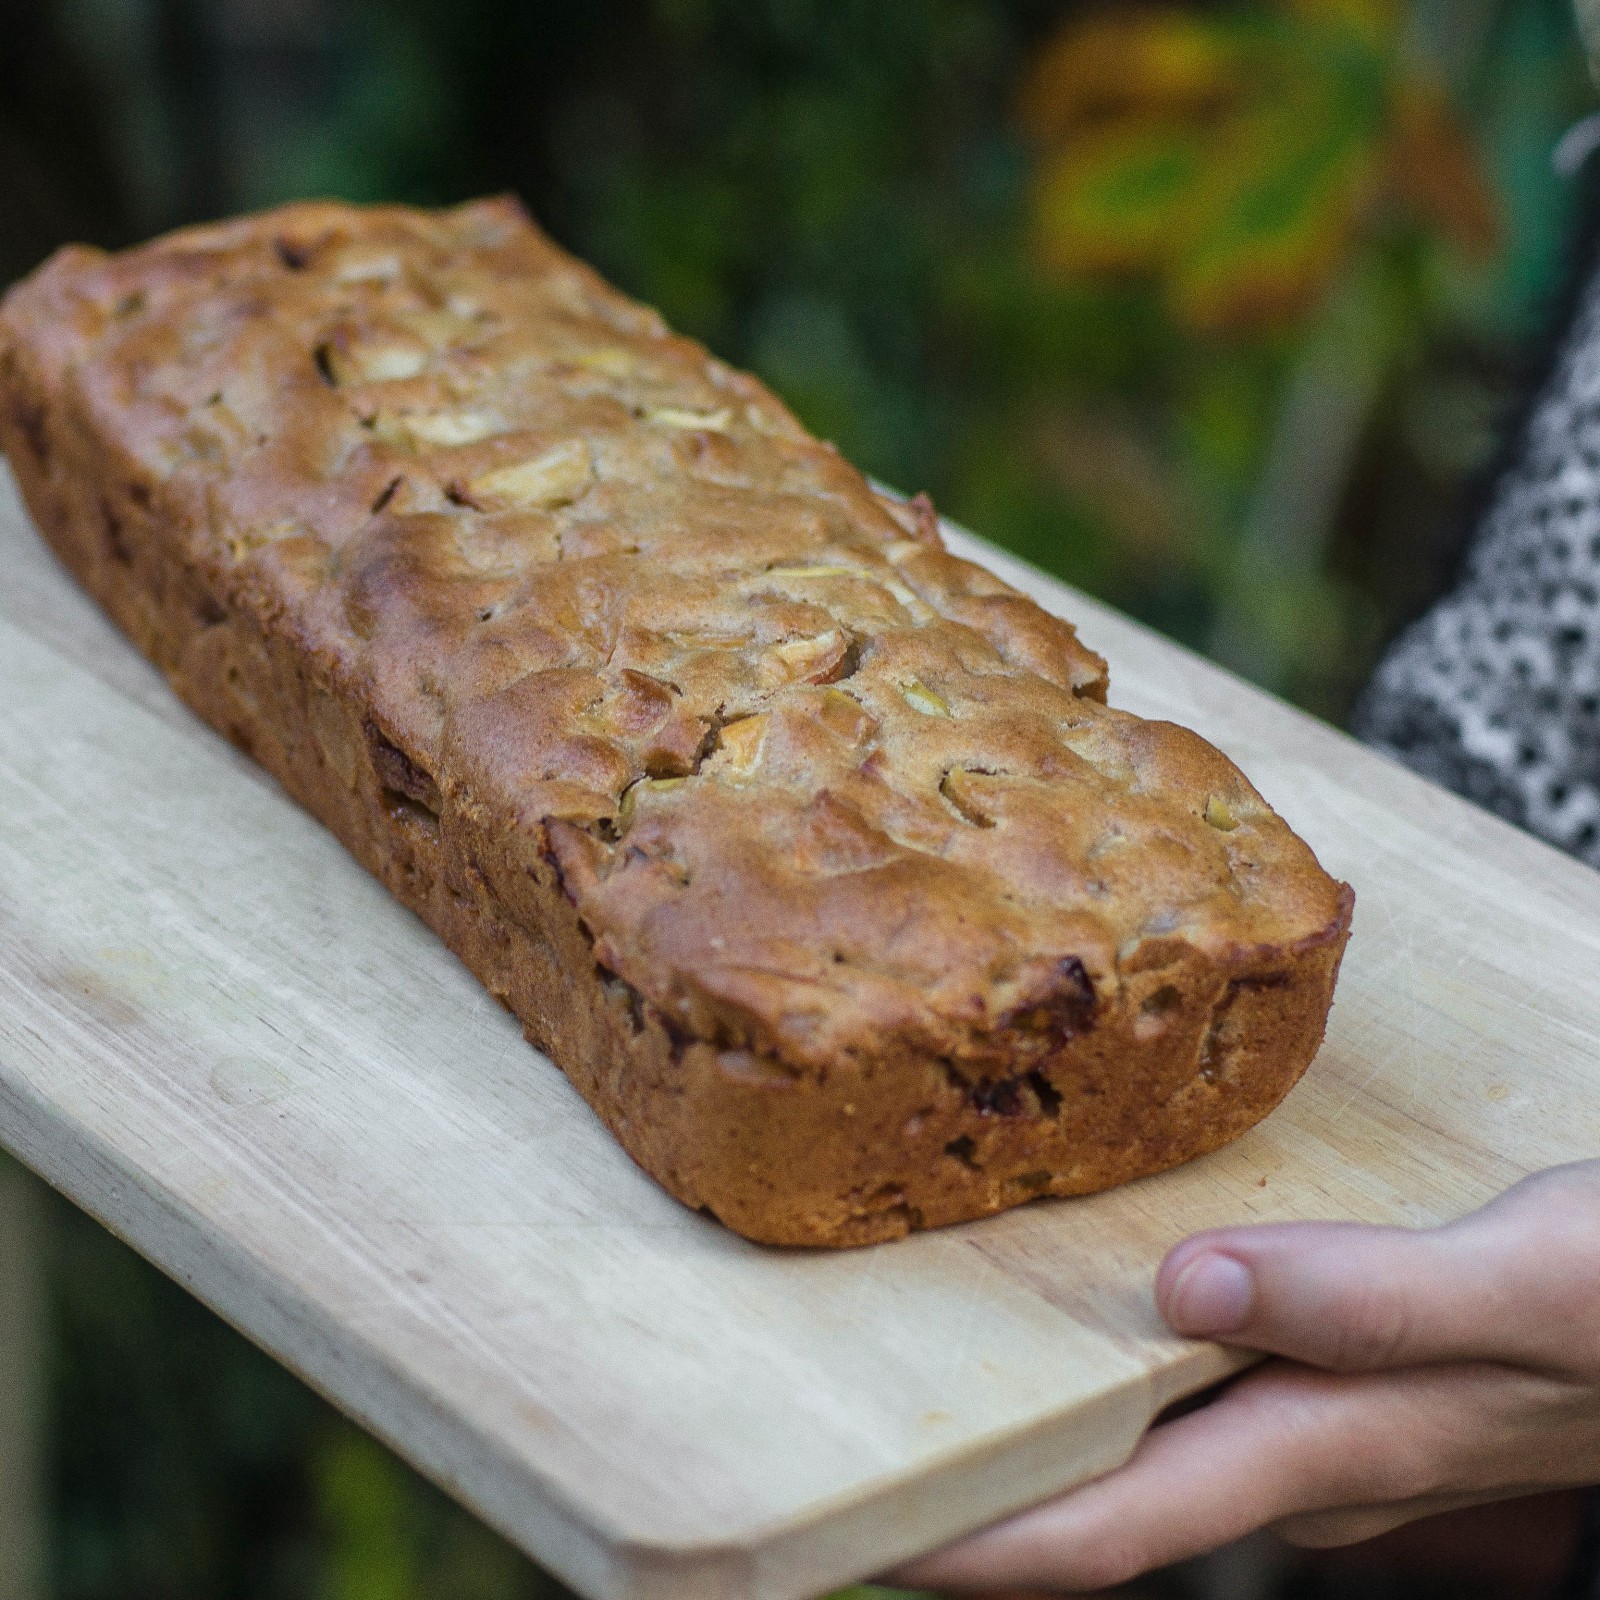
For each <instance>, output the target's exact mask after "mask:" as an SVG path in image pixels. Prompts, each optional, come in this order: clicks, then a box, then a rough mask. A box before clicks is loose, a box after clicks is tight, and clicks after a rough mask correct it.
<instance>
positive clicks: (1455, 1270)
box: [1156, 1163, 1600, 1371]
mask: <svg viewBox="0 0 1600 1600" xmlns="http://www.w3.org/2000/svg"><path fill="white" fill-rule="evenodd" d="M1156 1297H1157V1302H1158V1304H1159V1305H1160V1307H1161V1311H1162V1314H1163V1315H1164V1316H1165V1317H1166V1318H1167V1321H1168V1322H1169V1323H1170V1324H1171V1325H1172V1327H1173V1328H1174V1329H1176V1330H1177V1331H1178V1332H1180V1333H1185V1334H1189V1335H1190V1336H1192V1337H1208V1338H1217V1339H1225V1340H1227V1341H1228V1342H1229V1343H1233V1344H1240V1345H1245V1346H1248V1347H1250V1348H1252V1349H1257V1350H1266V1351H1270V1352H1272V1353H1274V1354H1276V1355H1282V1356H1288V1357H1290V1358H1291V1359H1293V1360H1296V1361H1302V1362H1306V1363H1308V1364H1310V1365H1313V1366H1319V1367H1326V1368H1330V1369H1332V1370H1335V1371H1371V1370H1377V1369H1382V1368H1393V1367H1399V1366H1410V1365H1420V1364H1425V1363H1432V1362H1440V1361H1484V1360H1504V1361H1516V1362H1526V1363H1530V1364H1538V1365H1549V1364H1552V1363H1554V1364H1558V1365H1561V1366H1562V1367H1563V1368H1564V1369H1565V1368H1567V1367H1570V1366H1571V1365H1572V1364H1573V1363H1574V1362H1577V1361H1580V1360H1582V1361H1587V1360H1588V1359H1589V1357H1590V1356H1591V1355H1592V1354H1593V1353H1594V1352H1592V1351H1589V1350H1588V1349H1587V1347H1586V1346H1585V1347H1584V1348H1583V1349H1582V1350H1580V1349H1579V1342H1581V1341H1579V1342H1575V1338H1574V1329H1575V1326H1576V1328H1578V1329H1582V1328H1584V1327H1592V1326H1593V1325H1594V1324H1595V1322H1596V1321H1597V1316H1596V1313H1597V1312H1600V1164H1594V1163H1590V1164H1587V1165H1586V1166H1585V1167H1579V1168H1567V1169H1562V1170H1561V1171H1558V1172H1552V1173H1545V1174H1541V1175H1540V1177H1539V1178H1537V1179H1534V1180H1530V1181H1529V1182H1528V1183H1525V1184H1521V1185H1518V1187H1517V1188H1516V1189H1513V1190H1511V1191H1510V1192H1509V1193H1507V1194H1506V1195H1503V1196H1501V1197H1500V1199H1499V1200H1497V1201H1496V1202H1494V1204H1492V1205H1490V1206H1487V1207H1485V1208H1484V1210H1482V1211H1480V1212H1478V1213H1476V1214H1475V1215H1473V1216H1471V1217H1468V1218H1466V1219H1465V1220H1464V1221H1462V1222H1459V1223H1456V1224H1454V1225H1452V1226H1449V1227H1444V1228H1434V1229H1426V1230H1411V1229H1404V1228H1376V1227H1363V1226H1359V1225H1356V1224H1340V1223H1288V1224H1279V1225H1275V1226H1267V1227H1255V1228H1233V1229H1223V1230H1218V1231H1215V1232H1211V1233H1205V1234H1198V1235H1196V1236H1195V1237H1194V1238H1192V1239H1189V1240H1186V1241H1185V1242H1184V1243H1183V1244H1181V1245H1179V1246H1178V1247H1177V1248H1176V1249H1175V1250H1173V1251H1172V1252H1171V1253H1170V1254H1169V1255H1168V1257H1167V1259H1166V1260H1165V1261H1164V1262H1163V1263H1162V1266H1161V1270H1160V1273H1159V1274H1158V1275H1157V1280H1156Z"/></svg>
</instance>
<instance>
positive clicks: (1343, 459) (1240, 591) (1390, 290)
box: [1208, 259, 1411, 693]
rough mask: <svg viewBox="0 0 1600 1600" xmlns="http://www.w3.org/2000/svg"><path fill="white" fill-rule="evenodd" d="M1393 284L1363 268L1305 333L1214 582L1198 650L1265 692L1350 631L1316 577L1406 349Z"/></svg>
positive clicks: (1386, 269) (1386, 268)
mask: <svg viewBox="0 0 1600 1600" xmlns="http://www.w3.org/2000/svg"><path fill="white" fill-rule="evenodd" d="M1394 278H1395V272H1394V269H1393V268H1392V267H1391V266H1390V265H1389V263H1387V262H1385V261H1382V260H1372V259H1369V260H1367V261H1364V262H1362V263H1361V264H1360V265H1359V267H1358V268H1357V270H1355V271H1354V272H1352V273H1351V274H1350V276H1349V277H1348V278H1347V279H1346V281H1345V282H1344V284H1343V285H1342V286H1341V288H1340V289H1339V290H1338V292H1337V293H1335V295H1334V296H1333V298H1332V299H1331V300H1330V301H1329V303H1328V304H1327V306H1326V307H1325V308H1324V309H1323V311H1322V313H1321V314H1320V315H1319V316H1318V318H1317V319H1316V321H1315V322H1314V323H1313V324H1312V325H1311V327H1310V328H1309V329H1308V330H1307V333H1306V335H1305V337H1304V339H1303V342H1302V343H1301V346H1300V349H1299V352H1298V355H1297V359H1296V361H1295V364H1294V369H1293V372H1292V375H1291V376H1290V378H1289V381H1288V384H1287V387H1286V389H1285V391H1284V396H1283V400H1282V403H1281V405H1280V407H1279V409H1278V415H1277V421H1276V424H1275V426H1274V428H1273V430H1272V434H1271V438H1270V442H1269V444H1268V446H1267V451H1266V457H1265V459H1264V461H1263V462H1262V466H1261V471H1260V476H1259V479H1258V484H1257V488H1256V492H1255V496H1254V500H1253V503H1252V505H1251V508H1250V510H1249V513H1248V515H1247V517H1246V519H1245V522H1244V526H1243V529H1242V531H1241V534H1240V537H1239V540H1238V543H1237V544H1236V545H1235V547H1234V548H1233V549H1232V550H1231V551H1230V552H1229V554H1228V557H1227V565H1228V568H1229V570H1228V571H1226V572H1225V573H1224V574H1222V575H1221V577H1222V581H1221V582H1220V583H1219V584H1218V585H1217V592H1218V593H1219V594H1220V595H1221V596H1222V597H1223V598H1222V601H1221V603H1220V604H1219V606H1218V608H1217V614H1216V619H1215V622H1214V624H1213V628H1212V633H1211V638H1210V640H1209V641H1208V649H1209V651H1210V653H1211V654H1212V655H1213V656H1215V657H1216V659H1217V660H1219V661H1221V662H1223V663H1225V664H1226V665H1228V666H1230V667H1232V668H1233V669H1234V670H1235V671H1236V672H1241V673H1243V674H1244V675H1245V676H1246V677H1248V678H1250V679H1252V680H1253V681H1254V682H1256V683H1258V684H1260V685H1261V686H1262V687H1263V688H1267V689H1272V690H1275V691H1277V692H1280V693H1283V692H1287V691H1289V690H1290V689H1292V687H1293V680H1292V674H1293V670H1294V668H1295V666H1296V665H1297V664H1298V663H1299V662H1300V661H1302V660H1304V659H1305V657H1306V656H1307V654H1308V653H1315V651H1316V644H1317V643H1321V642H1331V643H1333V644H1335V645H1337V643H1338V641H1339V640H1341V639H1342V638H1344V637H1346V636H1347V634H1348V632H1349V629H1348V627H1347V625H1346V619H1345V618H1344V617H1343V616H1340V615H1336V614H1332V613H1333V612H1335V611H1336V609H1337V608H1338V607H1339V604H1340V598H1341V597H1340V596H1339V594H1338V592H1337V591H1336V590H1334V589H1332V588H1331V587H1330V586H1329V585H1328V584H1327V583H1326V582H1322V583H1319V582H1318V580H1319V578H1320V577H1322V575H1323V574H1324V573H1325V571H1326V567H1327V559H1328V552H1329V548H1330V546H1331V544H1332V541H1333V536H1334V531H1335V528H1336V526H1337V523H1338V518H1339V512H1340V509H1341V505H1342V502H1343V498H1344V495H1345V493H1346V490H1347V488H1348V486H1349V483H1350V479H1351V476H1352V472H1353V469H1354V465H1355V462H1356V459H1357V457H1358V455H1359V453H1360V450H1361V445H1362V439H1363V436H1364V433H1365V431H1366V428H1367V424H1368V422H1369V420H1370V418H1371V416H1372V413H1373V410H1374V408H1375V406H1376V404H1377V401H1378V399H1379V397H1380V395H1381V394H1382V392H1383V389H1384V387H1385V385H1386V383H1387V382H1388V381H1389V380H1390V378H1391V377H1392V375H1393V372H1394V369H1395V367H1396V366H1397V365H1398V364H1399V362H1400V361H1402V360H1403V359H1404V357H1405V354H1406V352H1407V350H1408V348H1409V345H1410V343H1411V339H1410V338H1409V337H1408V332H1407V328H1406V320H1407V319H1406V317H1405V309H1406V307H1405V299H1404V296H1403V293H1401V292H1399V291H1398V286H1397V285H1396V283H1395V281H1394ZM1308 633H1321V634H1325V635H1327V636H1328V638H1327V640H1326V641H1322V640H1315V639H1311V638H1308V637H1307V635H1308ZM1308 646H1309V647H1310V649H1309V650H1308Z"/></svg>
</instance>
